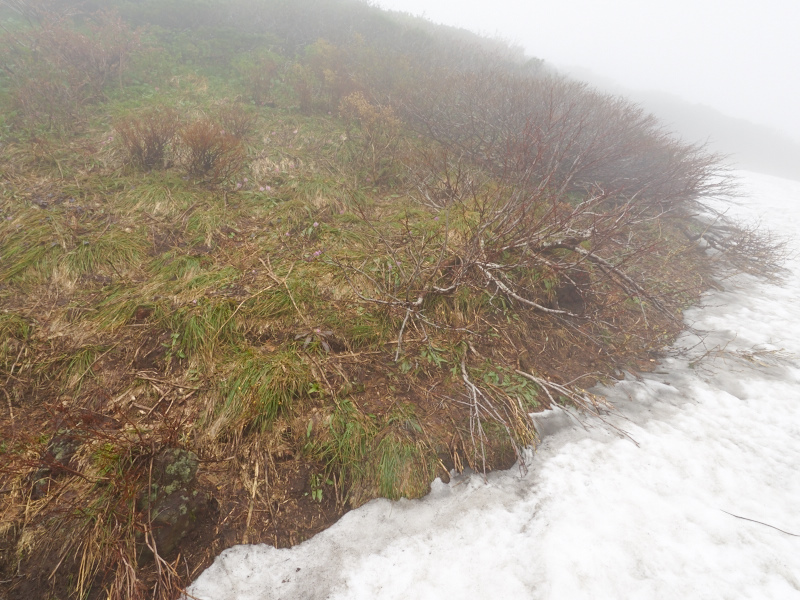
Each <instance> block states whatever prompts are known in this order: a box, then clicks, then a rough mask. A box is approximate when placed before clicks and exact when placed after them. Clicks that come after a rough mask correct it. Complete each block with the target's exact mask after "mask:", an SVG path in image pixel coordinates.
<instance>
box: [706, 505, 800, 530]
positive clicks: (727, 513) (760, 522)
mask: <svg viewBox="0 0 800 600" xmlns="http://www.w3.org/2000/svg"><path fill="white" fill-rule="evenodd" d="M720 510H721V511H722V512H724V513H725V514H726V515H730V516H732V517H736V518H737V519H742V520H743V521H750V522H751V523H758V524H759V525H765V526H766V527H771V528H772V529H777V530H778V531H780V532H781V533H785V534H786V535H791V536H792V537H800V533H790V532H788V531H784V530H783V529H781V528H780V527H775V525H770V524H769V523H764V522H763V521H756V520H755V519H748V518H747V517H740V516H739V515H735V514H733V513H730V512H728V511H727V510H724V509H722V508H720Z"/></svg>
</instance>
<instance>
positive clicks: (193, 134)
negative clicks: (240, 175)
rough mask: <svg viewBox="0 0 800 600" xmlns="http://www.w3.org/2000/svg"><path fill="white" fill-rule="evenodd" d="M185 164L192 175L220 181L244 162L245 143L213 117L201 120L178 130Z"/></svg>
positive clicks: (227, 177)
mask: <svg viewBox="0 0 800 600" xmlns="http://www.w3.org/2000/svg"><path fill="white" fill-rule="evenodd" d="M179 136H180V139H181V142H182V144H183V154H184V156H183V166H184V168H185V169H186V172H187V173H188V174H189V176H191V177H195V178H197V179H200V180H202V181H204V182H206V183H209V184H218V183H221V182H222V181H225V180H226V179H229V178H230V177H232V176H233V175H234V174H235V173H236V172H237V171H238V170H239V169H241V168H242V165H243V163H244V158H245V154H244V150H243V148H242V142H241V140H240V139H238V138H237V137H236V136H234V135H231V134H230V133H228V132H227V131H225V130H224V129H223V128H222V127H221V126H220V125H219V124H218V123H215V122H214V121H212V120H210V119H206V118H203V119H199V120H197V121H194V122H193V123H190V124H189V125H187V126H186V127H184V128H183V129H182V130H181V131H180V133H179Z"/></svg>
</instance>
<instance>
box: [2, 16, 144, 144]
mask: <svg viewBox="0 0 800 600" xmlns="http://www.w3.org/2000/svg"><path fill="white" fill-rule="evenodd" d="M36 18H37V20H36V21H31V23H32V25H31V26H30V27H28V28H27V29H23V30H21V31H18V32H13V33H7V34H6V35H5V36H4V40H3V41H4V42H5V43H4V47H5V50H4V51H3V52H2V57H1V58H2V60H3V62H4V63H5V71H6V74H7V75H8V80H9V92H10V94H9V95H10V100H11V105H12V107H13V108H14V109H15V110H16V111H17V113H18V124H20V125H22V126H27V127H34V126H39V125H45V126H47V127H49V128H60V129H69V128H71V127H72V126H73V124H74V121H75V118H76V117H77V116H78V115H79V114H80V113H81V109H82V108H83V107H84V106H86V105H88V104H92V103H96V102H99V101H101V100H103V99H105V94H104V88H105V86H106V85H107V84H109V83H110V82H112V81H113V82H116V83H117V84H118V85H120V86H121V85H122V82H123V73H124V71H125V68H126V67H127V65H128V62H129V59H130V57H131V55H132V54H133V53H134V52H135V51H136V50H137V49H138V47H139V37H140V36H139V33H138V32H136V31H132V30H131V29H130V28H129V27H128V26H127V25H126V24H125V23H124V22H123V21H122V20H121V19H120V18H119V17H118V16H116V15H114V14H112V13H109V12H104V11H101V12H98V13H95V14H94V15H92V17H91V21H90V23H89V27H88V31H85V32H84V31H78V30H77V29H76V28H75V27H74V26H73V24H72V23H71V21H70V20H69V19H68V18H66V17H57V16H56V15H55V13H52V12H46V11H44V12H43V11H39V12H37V13H36Z"/></svg>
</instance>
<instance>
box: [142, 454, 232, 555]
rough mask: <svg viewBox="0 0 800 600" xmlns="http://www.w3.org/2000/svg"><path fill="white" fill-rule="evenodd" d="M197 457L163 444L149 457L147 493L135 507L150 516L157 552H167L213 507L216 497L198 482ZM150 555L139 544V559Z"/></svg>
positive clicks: (175, 546) (144, 546)
mask: <svg viewBox="0 0 800 600" xmlns="http://www.w3.org/2000/svg"><path fill="white" fill-rule="evenodd" d="M199 464H200V461H199V460H198V458H197V455H196V454H194V452H190V451H188V450H182V449H180V448H165V449H163V450H162V451H161V452H159V453H158V455H157V456H156V457H155V458H154V459H153V471H152V473H153V475H152V477H153V479H152V483H151V485H150V490H149V494H147V493H145V494H143V495H142V497H140V499H139V503H138V504H139V509H140V510H141V511H143V512H144V511H147V512H148V514H149V518H150V519H151V527H152V532H153V539H154V541H155V544H156V549H157V550H158V553H159V554H160V555H162V556H167V555H170V554H172V553H173V552H174V550H175V549H176V548H177V547H178V543H179V542H180V541H181V539H183V538H184V537H185V536H186V535H187V534H188V533H190V532H191V531H192V530H193V529H194V528H195V527H196V525H197V523H198V522H199V521H200V520H202V519H203V518H204V517H206V516H207V515H208V514H210V513H212V512H213V511H214V508H215V506H216V500H215V499H214V498H213V496H211V494H209V493H207V492H206V491H204V490H203V489H201V487H200V486H199V484H198V481H197V468H198V466H199ZM152 558H153V554H152V551H151V550H150V549H149V548H147V547H146V545H144V544H143V546H142V554H141V558H140V560H141V561H143V562H144V561H147V560H150V559H152Z"/></svg>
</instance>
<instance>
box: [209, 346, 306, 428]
mask: <svg viewBox="0 0 800 600" xmlns="http://www.w3.org/2000/svg"><path fill="white" fill-rule="evenodd" d="M316 383H317V382H316V380H315V379H314V378H313V376H312V375H311V371H310V369H309V368H308V365H306V363H305V362H304V361H303V360H302V358H301V357H300V356H299V355H298V354H297V353H296V352H294V351H292V350H281V351H278V352H275V353H271V354H265V353H261V352H258V351H257V350H254V349H249V350H244V351H241V352H239V353H238V354H236V355H234V356H233V358H232V360H231V362H230V363H229V364H228V365H227V366H226V376H225V377H224V379H223V380H222V381H221V382H220V384H219V392H220V404H219V405H218V406H216V407H215V408H214V411H213V413H214V414H213V415H212V418H216V419H217V420H218V421H221V422H222V423H224V425H223V426H222V427H220V429H223V430H224V429H227V428H229V427H235V426H244V427H247V428H254V429H256V430H261V431H264V430H265V429H266V428H267V427H269V426H270V424H271V423H273V422H274V421H275V419H276V418H277V417H278V416H279V415H285V414H290V413H291V412H292V409H293V407H294V405H295V404H296V403H297V402H298V401H299V400H301V399H302V398H304V397H307V396H308V394H309V393H310V392H312V391H313V390H314V389H316V388H317V387H318V385H317V386H315V384H316Z"/></svg>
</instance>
